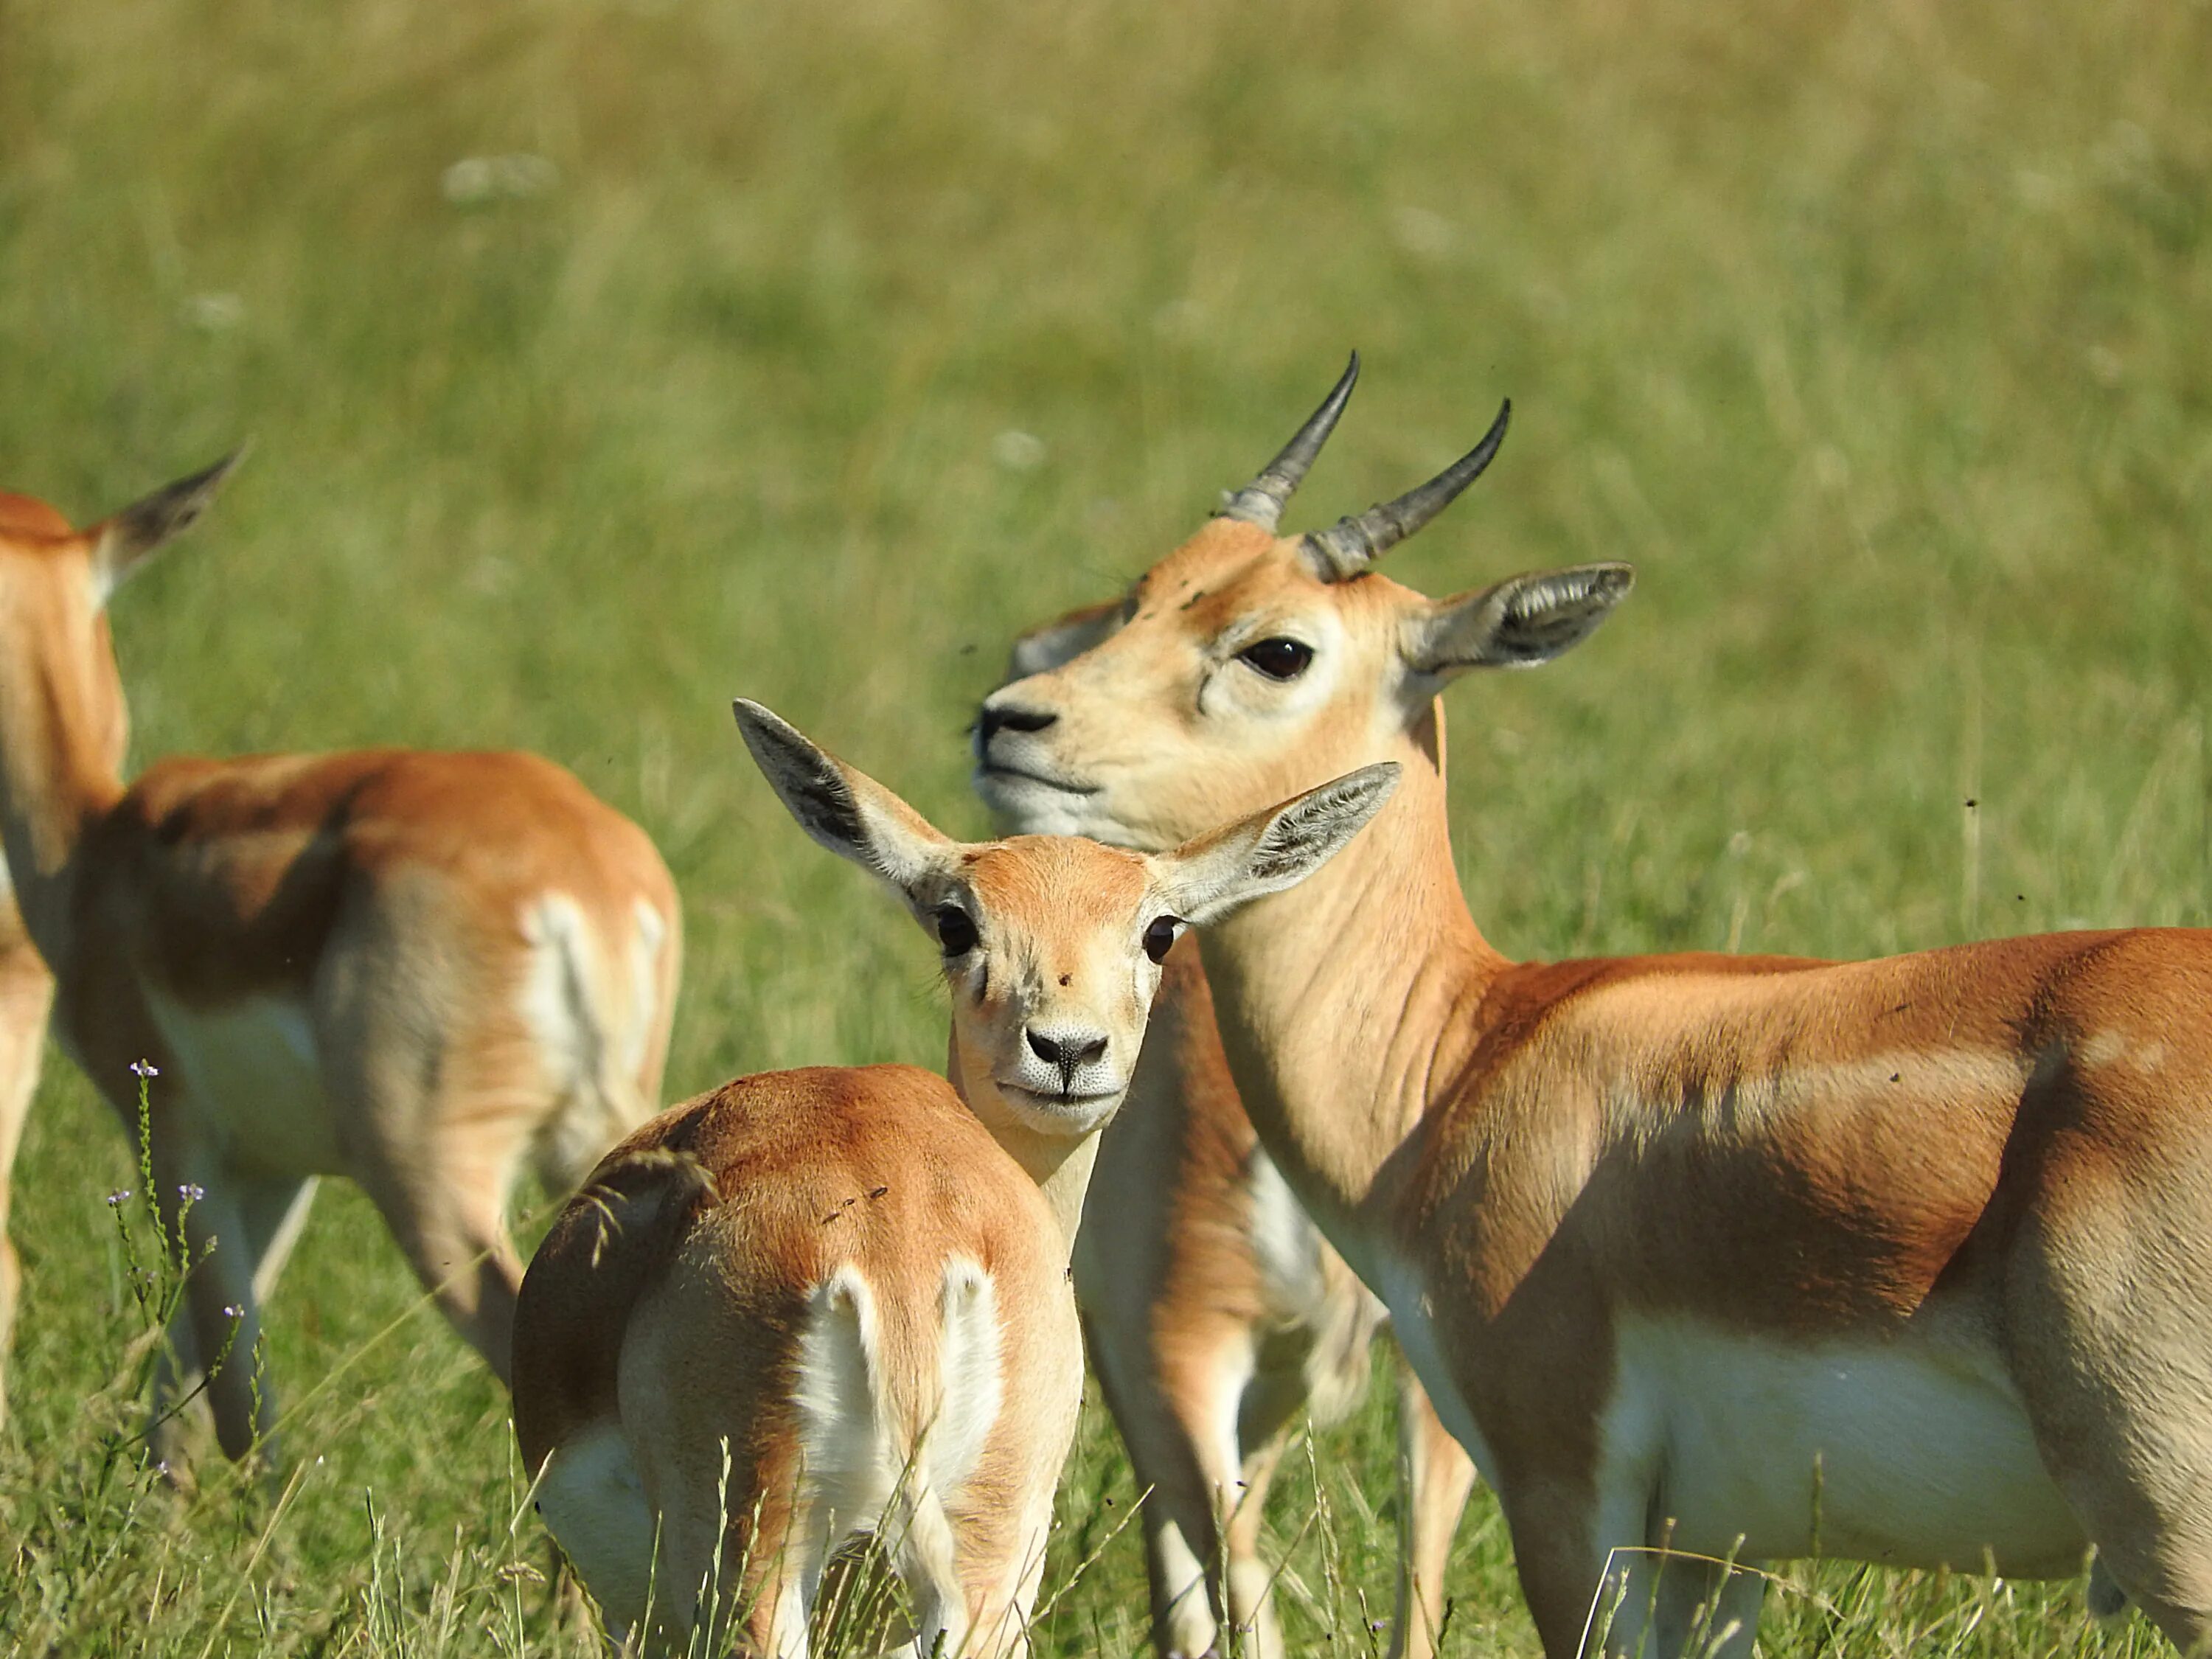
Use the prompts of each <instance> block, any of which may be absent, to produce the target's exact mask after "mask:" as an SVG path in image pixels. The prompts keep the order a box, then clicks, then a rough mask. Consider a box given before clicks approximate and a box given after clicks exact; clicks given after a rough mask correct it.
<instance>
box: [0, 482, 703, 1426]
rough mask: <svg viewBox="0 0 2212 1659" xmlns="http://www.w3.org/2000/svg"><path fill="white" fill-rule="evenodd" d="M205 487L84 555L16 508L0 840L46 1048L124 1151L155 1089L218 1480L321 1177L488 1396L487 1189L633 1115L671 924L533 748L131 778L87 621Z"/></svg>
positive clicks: (581, 795) (8, 574) (4, 663)
mask: <svg viewBox="0 0 2212 1659" xmlns="http://www.w3.org/2000/svg"><path fill="white" fill-rule="evenodd" d="M230 465H231V464H230V463H229V462H225V463H223V464H222V465H218V466H215V467H212V468H210V469H209V470H208V471H205V472H203V473H200V474H199V475H197V477H191V478H187V479H185V480H184V481H183V482H182V483H176V484H173V485H171V486H170V487H169V488H168V489H164V490H161V491H160V492H159V493H157V494H155V495H150V496H149V497H147V498H146V499H145V500H144V501H140V502H138V503H137V505H135V506H132V507H127V508H125V510H124V511H123V512H121V513H117V514H116V515H115V516H114V517H112V518H111V519H107V520H103V521H102V522H100V523H99V524H97V525H94V526H91V527H90V528H89V529H87V530H83V531H76V530H72V529H70V526H69V525H68V523H67V522H66V521H65V520H63V519H62V517H61V516H60V514H58V513H54V512H52V509H50V508H42V507H36V506H35V504H27V503H23V502H21V501H10V503H9V510H8V511H7V513H6V514H5V516H4V518H3V519H0V844H4V849H5V855H6V859H7V865H8V868H9V872H10V873H11V874H12V875H13V877H14V879H15V896H16V900H17V902H18V903H19V904H20V905H21V913H22V918H23V921H24V924H25V927H26V928H27V932H28V933H29V935H30V939H31V940H32V942H33V944H34V945H36V946H37V947H38V951H39V954H40V956H41V957H43V958H44V959H45V961H46V964H47V966H48V967H49V968H50V969H52V974H53V977H54V981H55V984H56V987H57V990H58V994H57V996H56V998H55V1003H54V1012H55V1022H54V1023H55V1031H56V1034H57V1036H58V1038H59V1039H60V1042H61V1043H62V1045H63V1047H64V1048H66V1049H67V1050H68V1051H69V1053H70V1057H71V1058H72V1059H74V1060H76V1062H77V1063H78V1064H79V1065H81V1066H83V1067H84V1069H85V1071H86V1073H88V1075H89V1076H90V1077H91V1078H92V1080H93V1082H94V1085H96V1086H97V1087H98V1088H99V1089H100V1091H101V1092H102V1093H103V1094H104V1095H106V1097H107V1098H108V1100H109V1101H110V1102H111V1103H112V1104H113V1105H114V1106H115V1108H116V1109H118V1111H119V1112H121V1113H122V1114H123V1115H124V1118H125V1121H126V1122H127V1123H129V1124H131V1126H132V1132H133V1133H134V1134H135V1133H136V1126H137V1079H136V1078H135V1077H134V1076H133V1075H132V1073H131V1067H132V1065H133V1062H135V1061H137V1060H146V1061H149V1062H150V1063H151V1064H152V1065H153V1066H155V1068H156V1070H157V1072H158V1073H159V1075H158V1076H157V1077H156V1078H155V1079H153V1081H152V1084H151V1097H152V1121H151V1130H152V1152H153V1167H154V1171H155V1187H156V1190H155V1193H154V1194H152V1195H151V1196H152V1197H153V1199H154V1200H155V1202H156V1203H157V1204H158V1205H159V1206H161V1210H162V1212H163V1214H164V1216H165V1217H166V1218H170V1219H171V1220H173V1219H174V1218H176V1217H178V1216H179V1213H181V1214H182V1216H183V1218H184V1225H185V1235H186V1238H187V1242H188V1244H189V1246H190V1249H191V1254H192V1256H193V1259H194V1261H196V1263H197V1265H196V1266H195V1267H193V1269H192V1271H191V1276H190V1278H189V1279H188V1281H187V1284H186V1297H185V1306H184V1308H183V1310H181V1311H180V1314H179V1320H178V1325H177V1328H176V1330H175V1332H174V1333H173V1335H174V1338H175V1342H174V1346H175V1348H176V1351H177V1352H178V1355H179V1358H181V1359H182V1360H183V1362H184V1364H185V1369H186V1370H191V1369H193V1368H194V1367H196V1365H197V1357H198V1356H203V1355H212V1354H216V1353H218V1352H222V1351H223V1350H224V1348H225V1347H226V1346H228V1349H229V1350H230V1352H231V1353H232V1354H233V1355H234V1358H233V1359H232V1360H231V1362H230V1363H228V1364H223V1365H222V1366H220V1367H219V1368H218V1369H217V1370H216V1373H215V1375H214V1376H211V1377H210V1380H209V1385H208V1392H209V1395H210V1403H211V1404H212V1406H213V1408H214V1413H215V1420H216V1432H217V1434H218V1436H219V1437H220V1439H221V1441H222V1448H223V1449H224V1450H225V1451H226V1452H228V1454H230V1455H232V1456H233V1457H238V1456H242V1455H245V1454H246V1451H247V1450H248V1449H250V1448H251V1447H252V1446H253V1445H254V1444H255V1443H256V1442H257V1440H262V1441H264V1442H265V1439H266V1437H267V1435H268V1431H269V1430H270V1426H271V1425H272V1424H273V1423H274V1421H275V1416H276V1411H275V1403H274V1400H273V1397H272V1395H271V1394H270V1390H269V1389H267V1388H265V1387H258V1386H257V1380H258V1379H257V1376H256V1367H255V1366H254V1364H252V1363H251V1357H252V1356H253V1355H254V1354H255V1351H256V1344H257V1342H258V1336H259V1330H260V1315H259V1311H258V1310H259V1304H260V1302H261V1300H262V1298H263V1297H265V1296H266V1295H267V1293H268V1291H269V1289H270V1282H271V1281H272V1280H273V1279H274V1278H275V1276H276V1272H277V1270H278V1268H279V1267H281V1265H282V1263H283V1258H284V1255H285V1253H286V1251H287V1250H288V1249H289V1248H290V1246H291V1244H292V1243H293V1241H294V1239H295V1237H296V1236H297V1234H298V1231H299V1228H300V1226H301V1223H302V1221H303V1220H304V1218H305V1217H306V1213H307V1204H308V1201H309V1200H310V1198H311V1197H312V1196H313V1189H314V1183H315V1181H316V1179H317V1177H319V1176H324V1175H345V1176H351V1177H352V1178H353V1179H354V1180H355V1181H356V1182H359V1183H360V1184H361V1186H362V1188H364V1189H365V1190H366V1191H367V1192H368V1195H369V1196H370V1198H372V1199H373V1200H374V1201H375V1203H376V1206H377V1207H378V1209H379V1210H380V1211H381V1212H382V1213H383V1215H384V1218H385V1220H386V1224H387V1225H389V1226H390V1227H391V1229H392V1235H393V1237H395V1238H396V1239H398V1243H399V1245H400V1248H401V1249H403V1250H404V1251H405V1252H406V1255H407V1258H408V1261H410V1263H411V1264H412V1265H413V1267H414V1268H415V1271H416V1273H417V1274H418V1275H419V1276H420V1277H421V1279H422V1282H423V1284H424V1285H426V1286H429V1287H431V1288H432V1289H433V1291H434V1292H435V1297H436V1299H437V1302H438V1304H439V1306H440V1307H441V1308H442V1309H443V1310H445V1312H446V1314H447V1317H448V1318H450V1319H451V1320H452V1321H453V1324H454V1325H455V1326H456V1327H457V1328H459V1331H460V1333H461V1334H462V1335H463V1336H464V1337H465V1338H466V1339H467V1340H469V1341H470V1342H471V1344H473V1345H474V1346H476V1348H477V1350H478V1352H481V1353H483V1356H484V1358H486V1359H487V1360H489V1362H490V1364H491V1365H492V1368H493V1369H494V1370H495V1371H497V1372H498V1373H499V1375H500V1376H501V1379H502V1380H505V1378H506V1377H507V1375H508V1370H509V1367H508V1363H507V1358H508V1341H509V1333H510V1328H511V1325H512V1322H513V1307H514V1291H515V1287H516V1285H518V1284H519V1282H520V1278H521V1271H520V1262H519V1261H517V1259H516V1257H515V1255H514V1251H513V1245H512V1244H511V1243H509V1242H508V1239H507V1230H506V1223H505V1219H504V1216H503V1210H504V1206H505V1201H506V1194H507V1186H508V1183H509V1182H510V1179H511V1178H512V1177H513V1175H514V1174H515V1172H516V1169H517V1166H518V1164H520V1162H521V1161H522V1159H523V1158H524V1157H525V1156H526V1154H527V1155H531V1156H532V1157H534V1158H535V1159H536V1161H537V1162H538V1165H539V1167H540V1168H541V1170H543V1172H544V1176H545V1179H546V1180H547V1182H549V1183H550V1184H552V1185H553V1186H554V1187H556V1189H559V1190H567V1188H568V1187H570V1186H572V1185H573V1184H574V1181H575V1179H576V1178H577V1177H578V1176H580V1175H581V1174H582V1173H583V1171H584V1170H587V1169H589V1168H590V1167H591V1164H592V1161H593V1160H594V1159H595V1158H597V1157H598V1156H599V1153H600V1152H602V1151H604V1150H605V1147H606V1146H608V1145H610V1144H611V1142H613V1141H614V1140H616V1139H619V1138H620V1136H621V1135H622V1134H623V1133H626V1132H627V1131H628V1130H629V1128H630V1127H632V1126H633V1125H635V1124H636V1123H638V1122H639V1121H642V1120H643V1118H644V1117H645V1116H646V1115H647V1113H648V1112H649V1111H650V1110H651V1109H652V1107H653V1103H654V1100H655V1096H656V1094H657V1092H658V1091H659V1081H660V1069H661V1063H662V1060H663V1059H664V1058H665V1054H666V1051H667V1042H668V1027H669V1020H670V1017H671V1011H672V1005H673V1002H674V1000H675V990H676V976H677V967H678V954H679V921H678V913H677V908H676V895H675V890H674V888H673V886H672V885H671V883H670V881H669V878H668V872H667V871H666V869H665V867H664V866H662V864H661V862H660V859H659V855H658V854H656V853H655V852H654V851H653V846H652V843H651V842H648V841H647V839H646V837H645V836H644V834H643V833H642V832H641V830H639V829H638V828H637V827H636V826H635V824H633V823H630V822H629V820H628V819H626V818H624V817H622V816H621V815H620V814H618V813H617V812H616V811H613V810H612V809H611V808H610V807H608V806H606V805H603V804H602V803H601V802H599V800H597V799H594V798H593V797H592V795H591V794H589V793H586V790H585V789H584V787H583V786H582V785H580V783H578V782H577V781H576V780H575V779H574V778H573V777H571V776H570V775H568V773H566V772H564V771H562V769H559V768H558V767H556V766H554V765H552V764H551V763H549V762H546V761H543V760H539V759H537V758H536V757H532V756H528V755H513V754H486V755H444V754H428V753H422V752H420V751H414V750H397V749H382V750H362V751H360V752H357V753H353V754H340V755H325V756H260V757H252V758H248V759H240V760H228V761H210V760H171V761H165V762H162V763H160V764H158V765H156V766H155V767H153V768H151V769H149V770H148V771H147V772H146V773H144V774H143V775H142V776H141V777H140V778H139V779H138V780H137V782H136V783H134V784H132V785H131V786H129V787H127V788H126V787H125V785H124V783H123V782H122V781H121V767H122V762H123V752H124V744H125V709H124V699H123V684H122V680H121V678H120V677H119V675H118V672H117V671H116V665H115V656H114V652H113V648H112V645H111V643H110V641H109V635H108V626H107V617H106V601H107V599H108V596H109V595H110V594H111V593H112V592H113V591H114V589H115V587H116V586H117V584H118V583H119V582H121V581H122V580H124V579H125V577H126V576H128V575H130V574H131V572H132V571H133V570H134V569H136V568H137V566H138V565H139V564H140V563H141V562H143V560H144V559H145V557H146V556H147V555H149V553H151V552H152V551H153V550H154V549H155V547H157V546H159V545H160V544H161V543H162V542H164V541H166V540H167V539H168V538H170V537H171V536H173V535H174V534H176V533H177V532H179V531H180V530H182V529H183V528H184V527H185V526H186V525H187V524H189V523H190V522H191V520H193V519H194V518H195V517H197V514H198V513H199V512H200V511H201V509H202V508H203V507H205V506H206V504H207V502H208V501H209V500H210V499H211V497H212V496H213V495H214V493H215V490H216V487H217V486H218V485H219V484H220V483H221V482H222V478H223V477H224V476H225V474H226V473H227V472H228V471H229V467H230ZM20 996H21V1006H22V1007H23V1008H24V1009H25V1011H26V1013H27V1012H28V1011H29V1010H30V1009H31V1008H32V1007H33V1006H34V1005H35V1002H36V990H35V987H33V986H31V985H30V984H29V983H28V981H27V980H26V981H23V986H22V988H21V990H20ZM33 1023H35V1022H32V1021H29V1020H28V1019H27V1018H26V1020H25V1021H23V1022H21V1025H20V1026H11V1027H10V1029H9V1030H7V1031H6V1033H5V1034H4V1036H0V1048H4V1047H5V1045H6V1044H7V1043H9V1042H14V1041H15V1040H16V1030H18V1029H27V1025H28V1024H33ZM24 1069H26V1070H27V1069H28V1062H26V1065H25V1067H24ZM183 1194H191V1199H190V1201H189V1202H186V1201H185V1199H184V1198H183V1196H182V1195H183ZM203 1252H206V1253H208V1254H206V1255H205V1259H204V1260H201V1259H200V1258H201V1256H202V1254H203ZM180 1380H181V1379H179V1378H177V1377H173V1376H172V1377H167V1378H166V1379H165V1381H164V1389H165V1390H166V1389H173V1388H174V1387H175V1386H177V1384H178V1383H179V1381H180ZM155 1412H156V1421H157V1423H158V1422H160V1421H161V1416H162V1404H161V1400H160V1399H157V1400H156V1402H155ZM159 1438H166V1435H163V1436H161V1437H159ZM269 1450H270V1455H272V1456H273V1448H270V1449H269Z"/></svg>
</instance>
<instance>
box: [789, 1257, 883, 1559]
mask: <svg viewBox="0 0 2212 1659" xmlns="http://www.w3.org/2000/svg"><path fill="white" fill-rule="evenodd" d="M882 1364H883V1358H882V1352H881V1347H880V1341H879V1336H878V1328H877V1323H876V1296H875V1292H874V1291H872V1290H871V1289H870V1288H869V1285H868V1281H867V1280H866V1279H864V1278H862V1277H861V1276H860V1269H859V1268H857V1267H854V1265H853V1264H852V1263H851V1262H849V1261H848V1262H846V1263H843V1264H842V1265H841V1266H840V1267H838V1268H837V1269H836V1272H834V1273H831V1274H830V1275H829V1278H828V1279H826V1280H824V1281H823V1283H822V1284H821V1285H818V1286H817V1287H816V1289H815V1291H814V1297H813V1304H812V1306H811V1308H810V1310H808V1316H807V1320H806V1326H805V1329H804V1330H802V1331H801V1332H800V1333H799V1358H798V1365H797V1379H796V1382H795V1383H794V1385H793V1391H792V1402H793V1405H794V1406H795V1407H797V1409H798V1413H799V1469H800V1479H801V1480H803V1481H804V1482H805V1484H806V1486H808V1488H809V1489H811V1491H812V1492H814V1493H815V1494H816V1496H817V1501H819V1502H820V1503H821V1504H823V1506H824V1507H825V1508H827V1509H828V1510H829V1514H830V1516H831V1517H832V1525H833V1528H834V1529H835V1531H836V1533H837V1534H843V1533H845V1532H848V1531H849V1530H852V1529H853V1528H858V1527H869V1526H873V1525H874V1524H875V1520H876V1517H877V1516H879V1515H880V1514H882V1513H883V1507H884V1502H885V1500H886V1499H888V1498H889V1497H890V1491H891V1486H892V1483H893V1482H894V1481H895V1480H896V1479H897V1475H898V1468H897V1465H896V1461H895V1459H894V1457H893V1456H892V1455H891V1449H890V1444H889V1443H888V1441H889V1437H888V1436H886V1435H885V1433H884V1426H885V1425H884V1422H883V1419H882V1413H881V1410H880V1396H879V1394H878V1388H877V1377H878V1374H879V1373H880V1371H881V1370H882Z"/></svg>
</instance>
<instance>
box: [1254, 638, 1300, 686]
mask: <svg viewBox="0 0 2212 1659" xmlns="http://www.w3.org/2000/svg"><path fill="white" fill-rule="evenodd" d="M1237 657H1238V659H1240V660H1242V661H1244V662H1248V663H1249V664H1251V665H1252V666H1253V667H1255V668H1256V669H1258V670H1259V671H1261V673H1262V674H1265V675H1266V676H1267V678H1269V679H1271V680H1294V679H1296V678H1297V677H1298V676H1299V675H1301V674H1303V673H1304V672H1305V671H1306V670H1307V669H1308V668H1310V667H1311V666H1312V665H1313V657H1314V653H1313V647H1311V646H1310V645H1307V644H1304V643H1303V642H1302V641H1297V640H1288V639H1283V638H1280V637H1277V638H1275V639H1272V640H1261V641H1260V642H1259V643H1258V644H1256V645H1248V646H1246V647H1244V648H1243V650H1242V651H1239V652H1238V653H1237Z"/></svg>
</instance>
